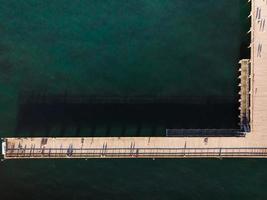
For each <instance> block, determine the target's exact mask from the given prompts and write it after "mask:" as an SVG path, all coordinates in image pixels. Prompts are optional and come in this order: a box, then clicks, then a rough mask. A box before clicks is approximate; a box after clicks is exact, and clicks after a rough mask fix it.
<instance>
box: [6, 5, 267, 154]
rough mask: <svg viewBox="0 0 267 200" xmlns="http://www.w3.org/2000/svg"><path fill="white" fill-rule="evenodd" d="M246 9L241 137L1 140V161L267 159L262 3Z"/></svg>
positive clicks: (266, 34)
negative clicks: (247, 48) (248, 11)
mask: <svg viewBox="0 0 267 200" xmlns="http://www.w3.org/2000/svg"><path fill="white" fill-rule="evenodd" d="M251 5H252V6H251V7H252V10H251V15H250V17H251V30H250V33H251V45H250V48H251V58H250V60H243V61H241V66H243V67H241V93H240V94H241V96H242V98H241V102H240V103H241V107H240V110H241V112H240V116H241V117H242V120H243V122H244V123H245V121H246V120H247V119H249V121H250V124H249V125H250V127H249V130H248V129H245V130H244V133H245V134H244V136H242V137H83V138H80V137H68V138H52V137H42V138H3V139H2V154H3V155H4V158H5V159H29V158H30V159H39V158H267V27H266V26H267V25H265V23H266V22H265V21H266V19H267V1H266V0H252V1H251ZM248 66H249V67H248ZM248 70H249V74H248V73H247V72H248ZM247 75H248V76H247ZM242 87H244V88H242ZM247 88H249V90H247ZM244 120H245V121H244Z"/></svg>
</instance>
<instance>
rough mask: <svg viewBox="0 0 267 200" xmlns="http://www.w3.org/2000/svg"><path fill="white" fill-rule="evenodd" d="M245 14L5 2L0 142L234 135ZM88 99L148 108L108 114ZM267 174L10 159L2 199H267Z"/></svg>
mask: <svg viewBox="0 0 267 200" xmlns="http://www.w3.org/2000/svg"><path fill="white" fill-rule="evenodd" d="M248 13H249V5H248V4H247V1H244V0H220V1H218V0H132V1H127V0H78V1H70V0H57V1H43V0H40V1H36V0H24V1H19V0H0V136H2V137H3V136H41V135H46V136H86V135H87V136H89V135H95V136H115V135H117V136H134V135H135V136H144V135H145V136H162V135H164V130H165V128H166V127H176V128H185V127H187V128H188V127H190V128H193V127H198V128H201V127H203V128H209V127H210V128H235V127H237V123H238V118H237V115H238V111H237V100H238V95H237V90H238V88H237V84H238V80H237V73H238V61H239V59H241V58H247V57H248V56H249V54H248V49H247V46H248V44H249V38H248V36H247V35H246V32H247V31H248V29H249V21H248V19H247V16H248ZM55 95H60V96H61V97H60V99H61V100H62V99H64V101H63V102H62V101H60V103H58V102H57V101H55V100H54V97H55ZM88 96H91V97H92V96H93V97H101V98H103V99H105V100H109V99H110V97H116V98H122V99H125V97H135V98H137V97H138V98H139V100H140V99H144V97H147V98H149V99H150V100H152V101H154V103H151V104H144V103H143V102H141V103H140V102H139V103H135V104H133V105H128V104H125V103H122V104H118V102H117V103H116V102H115V103H113V104H107V105H106V104H105V106H103V105H95V104H91V103H90V102H89V101H87V100H86V99H87V97H88ZM107 96H109V97H107ZM25 97H26V103H25ZM159 97H160V98H167V97H168V98H169V99H172V100H173V99H175V98H178V99H180V100H179V102H174V103H173V101H172V103H166V102H165V103H159V102H157V98H159ZM174 97H175V98H174ZM73 98H76V100H77V99H78V100H83V101H84V103H78V104H77V103H76V104H74V103H73V102H72V101H73ZM184 98H185V100H182V99H184ZM29 99H31V101H29ZM40 99H48V100H50V101H51V104H47V103H44V102H43V100H42V101H39V100H40ZM51 99H52V100H51ZM84 99H85V100H84ZM103 107H104V109H103ZM96 108H97V109H96ZM107 113H108V114H107ZM266 167H267V162H266V161H264V160H222V161H220V160H155V161H153V160H127V159H126V160H87V161H84V160H60V161H59V160H58V161H54V160H50V161H48V160H39V161H37V160H36V161H5V162H1V163H0V199H1V200H2V199H3V200H6V199H11V200H13V199H26V197H27V199H42V200H43V199H79V200H80V199H141V200H142V199H215V198H216V199H266V197H267V194H266V186H267V185H266V181H267V180H266V179H267V174H266V172H265V171H266V170H265V169H266Z"/></svg>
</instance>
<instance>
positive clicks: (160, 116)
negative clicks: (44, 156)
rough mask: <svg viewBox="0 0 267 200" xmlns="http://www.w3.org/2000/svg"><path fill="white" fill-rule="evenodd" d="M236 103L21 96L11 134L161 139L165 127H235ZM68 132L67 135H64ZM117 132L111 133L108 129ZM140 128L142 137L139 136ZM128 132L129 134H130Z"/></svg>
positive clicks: (236, 119)
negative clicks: (15, 124) (86, 134)
mask: <svg viewBox="0 0 267 200" xmlns="http://www.w3.org/2000/svg"><path fill="white" fill-rule="evenodd" d="M237 116H238V104H237V103H236V104H235V103H232V102H227V101H225V98H223V97H222V99H220V98H218V97H217V98H216V97H209V98H207V97H191V98H189V97H187V98H182V97H181V98H180V99H179V98H178V97H176V98H173V99H172V98H171V97H170V98H166V97H165V98H157V97H145V98H144V97H143V98H142V97H135V98H133V97H124V98H121V97H120V98H114V97H110V98H108V97H101V98H100V97H92V96H90V97H86V96H80V97H79V96H77V95H74V96H70V95H66V94H65V95H62V96H54V95H51V96H49V95H44V94H42V95H30V96H28V97H25V96H24V97H21V102H20V104H19V112H18V116H17V120H18V121H17V128H16V130H17V132H18V133H21V134H23V133H28V132H29V131H32V132H34V133H36V134H37V135H40V134H45V135H50V133H51V131H52V130H55V129H59V130H60V131H53V134H55V135H57V136H70V135H71V136H80V134H81V132H82V131H83V129H89V130H90V131H88V136H122V137H123V136H129V135H131V134H133V135H132V136H163V135H165V131H164V129H166V128H233V127H238V117H237ZM70 130H71V131H70ZM115 130H116V132H117V133H115V135H113V133H114V131H115ZM144 130H146V131H147V133H143V132H144ZM133 132H134V133H133Z"/></svg>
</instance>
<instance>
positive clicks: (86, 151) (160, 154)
mask: <svg viewBox="0 0 267 200" xmlns="http://www.w3.org/2000/svg"><path fill="white" fill-rule="evenodd" d="M4 157H5V158H6V159H23V158H24V159H33V158H197V157H199V158H203V157H206V158H227V157H228V158H231V157H255V158H257V157H259V158H260V157H267V148H186V147H184V148H105V147H103V148H72V147H69V148H44V147H43V148H34V147H30V148H8V149H6V150H5V155H4Z"/></svg>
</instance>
